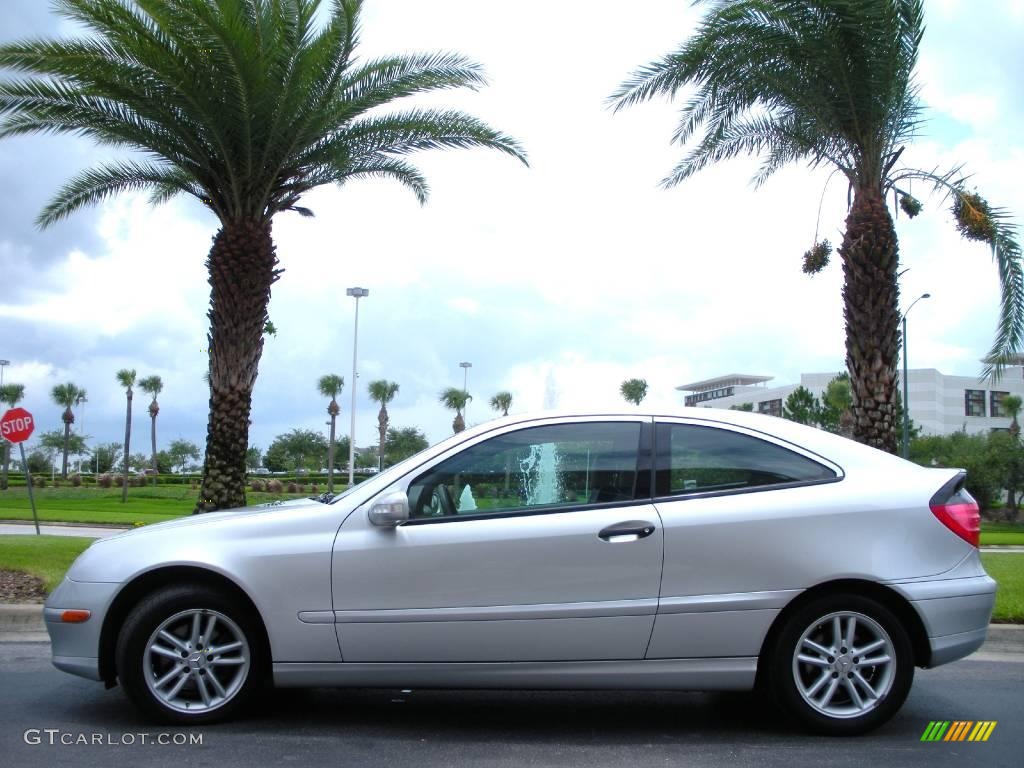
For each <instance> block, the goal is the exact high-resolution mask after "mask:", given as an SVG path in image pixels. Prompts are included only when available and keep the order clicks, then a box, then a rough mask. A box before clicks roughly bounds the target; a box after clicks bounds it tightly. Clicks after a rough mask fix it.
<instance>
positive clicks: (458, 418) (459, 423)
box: [452, 410, 466, 435]
mask: <svg viewBox="0 0 1024 768" xmlns="http://www.w3.org/2000/svg"><path fill="white" fill-rule="evenodd" d="M465 428H466V420H465V419H463V418H462V411H461V410H458V411H456V412H455V418H454V419H453V420H452V430H453V431H454V432H455V434H456V435H457V434H459V432H462V431H463V430H464V429H465Z"/></svg>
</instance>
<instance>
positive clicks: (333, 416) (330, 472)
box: [327, 400, 338, 493]
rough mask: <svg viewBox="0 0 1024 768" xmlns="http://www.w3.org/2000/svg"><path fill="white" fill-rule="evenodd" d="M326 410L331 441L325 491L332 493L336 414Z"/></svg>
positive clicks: (328, 451) (328, 450)
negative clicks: (329, 417)
mask: <svg viewBox="0 0 1024 768" xmlns="http://www.w3.org/2000/svg"><path fill="white" fill-rule="evenodd" d="M331 403H334V401H333V400H331ZM335 408H337V405H335ZM327 412H328V413H330V414H331V443H330V445H329V446H328V449H327V492H328V493H334V451H335V447H336V446H335V443H334V422H335V421H336V420H337V418H338V414H337V413H336V412H332V411H331V409H330V408H328V409H327Z"/></svg>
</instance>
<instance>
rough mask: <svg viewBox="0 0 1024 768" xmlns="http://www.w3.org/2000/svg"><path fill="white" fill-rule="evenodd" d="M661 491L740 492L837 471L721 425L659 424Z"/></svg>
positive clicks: (830, 476) (827, 475)
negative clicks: (719, 426)
mask: <svg viewBox="0 0 1024 768" xmlns="http://www.w3.org/2000/svg"><path fill="white" fill-rule="evenodd" d="M656 441H657V454H658V455H657V464H656V467H657V475H656V479H655V487H656V489H657V490H656V494H657V495H658V496H676V495H680V494H687V493H706V492H712V491H738V490H743V489H746V488H762V487H765V486H772V485H782V484H786V483H806V482H820V481H823V480H833V479H835V477H836V473H835V472H833V471H832V470H831V469H829V468H828V467H826V466H824V465H822V464H819V463H818V462H816V461H813V460H812V459H808V458H807V457H806V456H801V455H800V454H798V453H796V452H794V451H790V450H788V449H786V448H783V447H781V446H779V445H775V444H774V443H769V442H768V441H766V440H761V439H759V438H756V437H751V436H750V435H744V434H741V433H739V432H732V431H730V430H727V429H719V428H717V427H700V426H694V425H691V424H658V427H657V432H656Z"/></svg>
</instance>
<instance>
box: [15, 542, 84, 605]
mask: <svg viewBox="0 0 1024 768" xmlns="http://www.w3.org/2000/svg"><path fill="white" fill-rule="evenodd" d="M92 542H93V540H92V539H83V538H78V537H75V536H21V535H12V536H0V568H4V569H6V570H9V571H25V572H27V573H31V574H32V575H33V576H38V577H39V578H41V579H42V580H43V581H44V582H45V583H46V591H47V592H49V591H52V590H53V589H54V587H56V586H57V585H58V584H60V581H61V579H63V578H64V572H65V571H66V570H67V569H68V568H70V567H71V563H72V562H73V561H74V559H75V558H76V557H78V556H79V555H80V554H81V553H82V552H83V551H84V550H85V548H86V547H88V546H89V545H90V544H92Z"/></svg>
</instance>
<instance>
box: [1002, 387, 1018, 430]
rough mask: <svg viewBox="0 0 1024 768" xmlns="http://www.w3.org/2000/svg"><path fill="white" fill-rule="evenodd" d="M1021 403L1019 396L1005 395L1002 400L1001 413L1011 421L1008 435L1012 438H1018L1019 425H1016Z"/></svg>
mask: <svg viewBox="0 0 1024 768" xmlns="http://www.w3.org/2000/svg"><path fill="white" fill-rule="evenodd" d="M1021 403H1022V400H1021V398H1020V396H1019V395H1006V397H1004V398H1003V413H1005V414H1006V415H1007V416H1009V417H1010V418H1011V419H1012V421H1011V422H1010V434H1011V435H1013V436H1014V438H1019V437H1020V424H1018V423H1017V417H1018V416H1020V409H1021Z"/></svg>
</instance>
